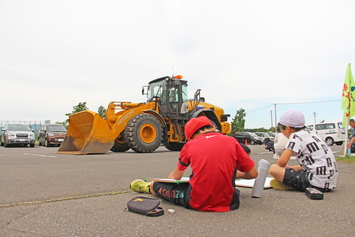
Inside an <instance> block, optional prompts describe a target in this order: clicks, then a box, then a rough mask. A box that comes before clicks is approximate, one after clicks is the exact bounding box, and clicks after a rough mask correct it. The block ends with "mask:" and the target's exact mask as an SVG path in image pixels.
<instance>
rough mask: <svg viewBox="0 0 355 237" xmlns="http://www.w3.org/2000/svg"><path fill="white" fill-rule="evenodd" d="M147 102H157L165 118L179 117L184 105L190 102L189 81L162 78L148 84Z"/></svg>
mask: <svg viewBox="0 0 355 237" xmlns="http://www.w3.org/2000/svg"><path fill="white" fill-rule="evenodd" d="M147 94H148V98H147V102H148V103H149V102H151V101H157V103H158V105H159V113H160V114H161V115H162V116H163V117H175V116H176V117H179V114H181V107H182V104H183V103H185V102H187V101H188V98H187V81H184V80H180V79H176V78H174V77H173V78H171V77H161V78H158V79H155V80H153V81H151V82H149V84H148V93H147Z"/></svg>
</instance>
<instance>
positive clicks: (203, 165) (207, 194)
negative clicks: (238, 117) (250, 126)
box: [177, 132, 255, 212]
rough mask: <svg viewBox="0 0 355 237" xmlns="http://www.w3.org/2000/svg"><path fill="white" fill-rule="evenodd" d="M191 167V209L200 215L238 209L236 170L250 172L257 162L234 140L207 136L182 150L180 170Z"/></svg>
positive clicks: (211, 134) (192, 142) (213, 133)
mask: <svg viewBox="0 0 355 237" xmlns="http://www.w3.org/2000/svg"><path fill="white" fill-rule="evenodd" d="M189 165H191V169H192V175H191V176H190V185H191V186H192V190H191V193H190V196H191V201H190V203H189V204H190V206H191V207H192V208H193V209H195V210H199V211H212V212H222V211H230V210H234V209H238V207H239V191H238V190H236V189H235V188H234V183H235V175H236V169H237V168H238V170H240V171H243V172H247V171H249V170H251V169H252V168H253V167H254V165H255V162H254V161H253V160H252V159H251V158H250V157H249V156H248V154H247V153H246V152H245V151H244V150H243V148H242V147H241V145H240V144H239V142H238V141H237V140H236V139H235V138H233V137H229V136H225V135H223V134H221V133H217V132H207V133H204V134H202V135H200V136H198V137H197V138H195V139H193V140H191V141H189V142H187V143H186V144H185V146H184V147H183V149H182V150H181V152H180V158H179V163H178V166H177V168H178V170H180V171H182V170H185V169H186V168H187V167H188V166H189Z"/></svg>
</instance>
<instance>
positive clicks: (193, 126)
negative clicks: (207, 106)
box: [185, 116, 213, 141]
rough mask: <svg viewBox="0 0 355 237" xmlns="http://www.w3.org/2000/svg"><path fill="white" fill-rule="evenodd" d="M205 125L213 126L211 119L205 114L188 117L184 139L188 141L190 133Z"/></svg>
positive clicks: (192, 133)
mask: <svg viewBox="0 0 355 237" xmlns="http://www.w3.org/2000/svg"><path fill="white" fill-rule="evenodd" d="M207 125H210V126H213V125H212V123H211V121H210V120H209V119H208V118H207V117H205V116H200V117H197V118H192V119H190V120H189V121H188V122H187V123H186V126H185V137H186V139H187V140H188V141H190V139H191V137H192V135H194V133H195V132H196V131H197V130H199V129H200V128H202V127H204V126H207Z"/></svg>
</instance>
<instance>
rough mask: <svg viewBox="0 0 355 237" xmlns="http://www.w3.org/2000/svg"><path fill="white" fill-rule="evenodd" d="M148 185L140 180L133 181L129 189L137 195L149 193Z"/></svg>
mask: <svg viewBox="0 0 355 237" xmlns="http://www.w3.org/2000/svg"><path fill="white" fill-rule="evenodd" d="M149 186H150V183H148V182H144V181H143V180H142V179H136V180H133V181H132V183H131V185H130V188H131V189H132V190H133V191H135V192H138V193H150V190H149Z"/></svg>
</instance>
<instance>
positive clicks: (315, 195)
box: [305, 188, 323, 200]
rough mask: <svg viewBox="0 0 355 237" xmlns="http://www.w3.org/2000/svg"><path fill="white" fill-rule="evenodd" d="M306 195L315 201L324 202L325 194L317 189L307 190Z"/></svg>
mask: <svg viewBox="0 0 355 237" xmlns="http://www.w3.org/2000/svg"><path fill="white" fill-rule="evenodd" d="M305 193H306V195H307V197H309V198H310V199H314V200H322V199H323V193H322V192H321V191H319V190H318V189H316V188H306V190H305Z"/></svg>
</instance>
